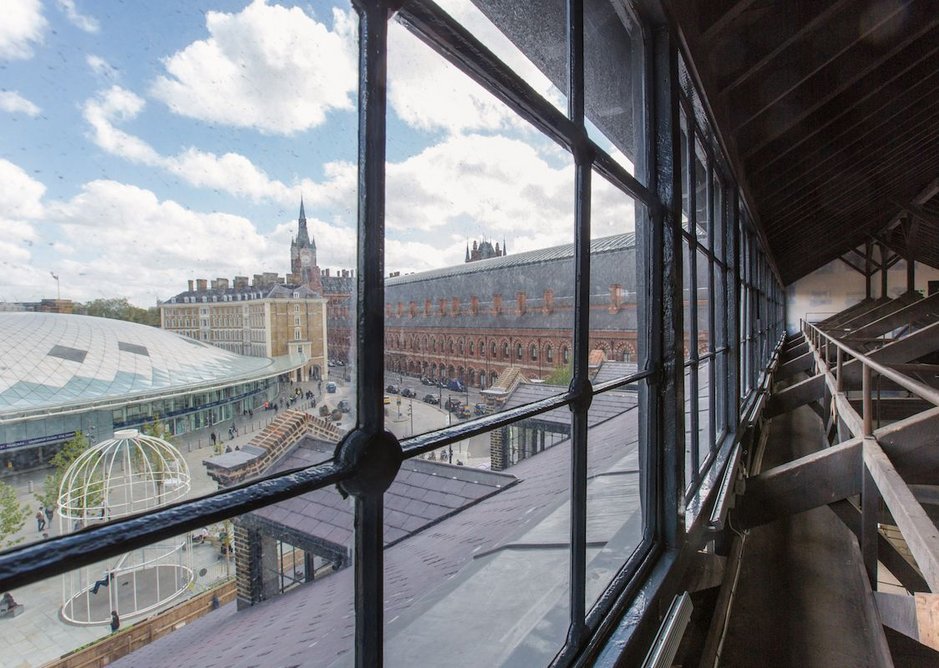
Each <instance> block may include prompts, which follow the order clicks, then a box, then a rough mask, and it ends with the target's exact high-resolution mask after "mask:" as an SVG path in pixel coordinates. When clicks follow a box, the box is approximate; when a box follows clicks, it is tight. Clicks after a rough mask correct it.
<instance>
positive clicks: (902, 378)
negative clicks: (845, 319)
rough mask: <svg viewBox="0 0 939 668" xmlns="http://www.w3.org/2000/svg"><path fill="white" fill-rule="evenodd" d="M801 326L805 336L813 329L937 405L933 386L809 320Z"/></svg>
mask: <svg viewBox="0 0 939 668" xmlns="http://www.w3.org/2000/svg"><path fill="white" fill-rule="evenodd" d="M803 327H804V330H803V331H805V334H806V336H808V335H809V333H810V332H811V331H812V330H814V331H815V333H816V334H818V335H821V336H822V337H824V338H825V340H826V342H830V343H832V344H834V345H835V347H836V348H838V349H839V350H841V351H843V352H846V353H848V354H849V355H851V356H852V357H853V358H854V359H856V360H859V361H860V362H861V365H862V366H864V367H867V368H869V369H871V370H872V371H876V372H877V373H879V374H880V375H881V376H883V377H884V378H888V379H890V380H892V381H893V382H894V383H896V384H897V385H899V386H900V387H902V388H904V389H906V390H909V391H910V392H912V393H913V394H915V395H916V396H918V397H919V398H920V399H925V400H926V401H928V402H930V403H931V404H933V405H934V406H939V390H936V389H935V388H933V387H930V386H929V385H926V384H925V383H920V382H919V381H916V380H913V379H912V378H910V377H909V376H906V375H904V374H902V373H900V372H899V371H896V370H895V369H891V368H890V367H887V366H884V365H883V364H880V363H878V362H875V361H874V360H872V359H871V358H870V357H868V356H867V355H864V354H863V353H859V352H857V351H856V350H854V349H853V348H851V347H850V346H847V345H846V344H844V343H842V342H841V341H840V340H838V339H836V338H835V337H834V336H833V335H831V334H828V333H827V332H824V331H822V330H821V329H819V328H818V327H816V326H815V325H813V324H812V323H810V322H804V321H803ZM815 347H816V349H817V348H818V346H815Z"/></svg>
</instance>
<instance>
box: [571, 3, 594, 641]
mask: <svg viewBox="0 0 939 668" xmlns="http://www.w3.org/2000/svg"><path fill="white" fill-rule="evenodd" d="M567 46H568V68H567V78H568V98H567V99H568V117H569V118H570V120H571V121H572V122H573V124H574V126H575V132H576V133H577V135H579V140H578V141H575V142H574V144H573V154H574V162H575V167H574V169H575V183H574V273H575V275H574V277H573V278H574V280H575V285H576V286H577V287H576V290H575V293H574V377H573V380H572V388H573V389H574V391H575V396H576V398H575V400H574V401H573V402H572V403H571V411H572V416H571V486H570V487H571V502H570V507H571V555H570V556H571V561H570V569H571V571H570V572H571V578H570V627H569V629H568V637H567V643H566V649H567V651H570V650H571V649H573V648H577V647H579V646H580V645H581V644H582V642H583V641H584V639H585V638H586V631H587V627H586V573H587V411H588V409H589V407H590V400H591V398H592V396H593V388H592V387H591V385H590V380H589V377H588V375H587V363H588V356H589V354H590V350H589V348H590V179H591V165H592V161H593V156H592V151H590V150H589V148H588V147H589V142H588V141H587V131H586V129H585V126H584V6H583V0H568V3H567Z"/></svg>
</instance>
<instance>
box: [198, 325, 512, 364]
mask: <svg viewBox="0 0 939 668" xmlns="http://www.w3.org/2000/svg"><path fill="white" fill-rule="evenodd" d="M186 324H187V325H188V324H189V323H186ZM502 357H504V358H505V359H509V342H508V341H504V342H503V343H502Z"/></svg>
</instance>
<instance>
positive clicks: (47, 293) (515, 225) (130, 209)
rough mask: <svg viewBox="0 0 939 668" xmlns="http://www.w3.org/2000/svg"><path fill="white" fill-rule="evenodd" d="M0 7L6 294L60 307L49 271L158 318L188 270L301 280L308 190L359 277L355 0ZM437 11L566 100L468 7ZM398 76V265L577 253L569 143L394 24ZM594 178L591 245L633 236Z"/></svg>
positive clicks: (393, 128)
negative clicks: (302, 218)
mask: <svg viewBox="0 0 939 668" xmlns="http://www.w3.org/2000/svg"><path fill="white" fill-rule="evenodd" d="M3 4H4V10H3V13H4V20H3V21H2V22H0V302H2V301H9V302H14V301H34V300H38V299H41V298H53V297H55V296H56V294H57V293H56V289H57V283H56V280H55V279H54V278H53V275H55V276H58V278H59V282H58V289H59V290H60V291H61V297H62V298H64V299H72V300H75V301H88V300H91V299H97V298H111V297H126V298H128V299H129V300H130V301H131V302H132V303H134V304H136V305H138V306H143V307H147V306H154V305H156V304H157V302H158V301H159V300H165V299H168V298H170V297H172V296H173V295H175V294H177V293H178V292H180V291H182V290H184V289H185V286H186V281H187V279H190V278H208V279H212V278H216V277H227V278H231V277H233V276H235V275H248V276H251V275H253V274H255V273H261V272H266V271H272V272H277V273H280V274H285V273H286V272H287V271H289V268H290V265H289V258H290V256H289V247H290V240H291V238H292V236H293V235H294V234H295V233H296V228H297V215H298V210H299V204H300V198H301V196H302V197H303V200H304V203H305V209H306V214H307V219H308V225H309V228H310V232H311V233H312V235H313V237H314V239H315V241H316V245H317V260H318V264H319V265H320V267H323V268H326V267H330V268H334V269H338V268H353V267H355V261H356V258H355V219H356V165H355V155H356V142H357V125H356V123H357V112H356V100H357V92H358V86H357V62H358V55H357V31H358V20H357V16H356V14H355V12H354V11H353V10H352V8H351V6H350V5H349V4H344V3H342V2H340V3H338V4H333V3H327V2H309V3H301V4H289V3H286V4H280V3H278V2H275V1H274V0H254V1H253V2H245V1H244V0H242V1H241V2H228V1H225V0H217V1H215V2H210V3H194V2H189V1H188V0H183V1H178V2H177V1H175V0H161V2H151V3H144V2H131V3H101V2H92V1H91V0H44V1H41V0H4V3H3ZM441 5H442V6H443V7H444V8H445V9H446V10H447V11H448V12H450V13H451V14H452V15H454V16H455V17H457V18H458V19H459V20H460V21H461V22H463V24H464V25H466V26H467V27H468V28H469V29H470V30H472V31H473V32H474V34H476V35H477V37H479V38H480V39H481V40H482V41H483V42H484V43H485V44H487V46H489V48H491V49H492V50H493V51H494V52H495V53H496V54H497V55H498V56H499V57H500V58H502V59H503V60H504V61H505V62H506V63H508V64H509V65H510V66H511V67H513V69H515V71H516V72H518V73H519V74H520V75H521V76H522V77H523V78H524V79H525V80H526V81H527V82H528V83H529V84H530V85H531V86H533V87H534V88H535V90H536V91H538V92H539V93H541V94H542V95H543V96H544V97H545V98H546V99H548V100H549V101H550V102H552V103H553V104H555V105H556V106H557V107H558V108H560V109H564V107H565V104H566V102H565V100H564V97H563V95H562V94H561V93H560V92H559V91H558V90H557V89H556V88H555V87H554V86H553V85H552V84H551V82H550V81H548V79H547V78H546V77H545V76H544V75H543V74H542V73H541V72H540V71H538V69H537V68H536V67H535V66H534V65H532V63H531V62H529V61H528V60H527V59H526V58H525V57H524V56H523V55H522V54H521V53H520V52H519V51H518V50H517V49H515V48H514V46H512V44H511V43H510V42H509V41H508V40H507V39H506V38H505V37H504V36H503V35H502V34H501V33H500V32H499V31H498V30H497V29H496V28H495V27H494V26H493V25H492V24H491V23H489V22H488V21H487V20H486V19H485V18H484V17H483V16H482V15H481V14H480V13H479V12H478V11H477V10H476V9H475V8H474V7H473V6H472V5H471V4H470V3H469V2H468V0H446V1H445V2H441ZM388 81H389V83H388V116H387V133H388V138H387V142H388V143H387V154H388V163H387V166H386V173H387V190H386V199H387V204H386V207H387V209H386V228H387V236H386V247H385V252H386V262H385V265H386V270H387V271H389V272H392V271H400V272H402V273H407V272H412V271H422V270H426V269H431V268H436V267H440V266H446V265H451V264H456V263H459V262H462V261H463V255H464V252H465V248H466V244H467V243H468V242H469V243H472V240H473V239H477V240H479V239H483V238H486V239H491V240H492V241H499V242H502V241H503V240H504V241H505V243H506V244H507V245H508V249H509V252H510V253H513V252H521V251H525V250H533V249H537V248H543V247H547V246H553V245H557V244H562V243H569V242H571V241H573V162H572V160H571V158H570V156H569V155H568V154H567V152H566V151H564V150H563V149H561V148H560V147H558V146H557V145H556V144H554V143H553V142H551V141H549V140H548V139H546V138H545V137H543V136H541V135H540V133H538V132H537V131H536V130H534V128H532V127H530V126H529V125H527V124H526V123H525V122H524V121H522V120H521V119H519V118H517V117H516V116H515V115H514V114H513V113H512V112H511V110H510V109H509V108H508V107H506V106H504V105H503V104H502V103H501V102H499V101H498V100H497V99H496V98H495V97H493V96H491V95H490V94H489V93H488V92H487V91H485V90H484V89H482V88H481V87H480V86H479V85H478V84H476V83H475V82H473V81H472V80H471V79H469V78H468V77H466V76H465V75H464V74H462V73H461V72H459V71H458V70H457V69H456V68H454V67H452V66H451V65H449V64H448V63H447V62H446V61H445V60H443V59H442V58H441V57H440V56H438V55H437V54H436V53H434V52H433V51H432V50H431V49H429V48H428V47H427V46H426V45H424V44H423V43H422V42H420V41H419V40H418V39H417V38H416V37H414V36H413V35H411V34H410V33H409V32H407V30H405V29H404V28H403V27H402V26H401V25H399V24H397V23H396V22H394V21H392V23H391V25H390V28H389V62H388ZM611 152H613V153H614V156H615V155H616V152H615V151H613V150H612V149H611ZM617 157H619V158H620V159H622V156H621V155H620V156H617ZM624 164H627V166H629V165H628V163H625V162H624ZM594 184H595V192H594V195H593V200H594V201H593V211H594V219H593V227H592V235H593V236H605V235H607V234H614V233H619V232H624V231H629V230H631V229H632V228H633V215H634V214H633V206H632V202H631V200H629V198H628V197H626V196H625V195H623V194H622V193H620V192H619V191H616V190H614V189H613V188H612V187H611V186H609V185H608V184H606V182H604V181H603V180H602V179H600V178H596V179H594Z"/></svg>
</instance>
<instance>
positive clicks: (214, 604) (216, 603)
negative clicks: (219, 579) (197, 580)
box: [212, 594, 222, 610]
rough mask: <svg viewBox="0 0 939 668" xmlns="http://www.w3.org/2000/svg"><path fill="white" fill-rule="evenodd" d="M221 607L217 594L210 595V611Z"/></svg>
mask: <svg viewBox="0 0 939 668" xmlns="http://www.w3.org/2000/svg"><path fill="white" fill-rule="evenodd" d="M220 607H222V602H221V601H219V600H218V594H212V609H213V610H218V609H219V608H220Z"/></svg>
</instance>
